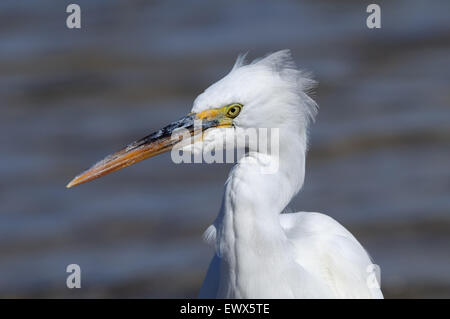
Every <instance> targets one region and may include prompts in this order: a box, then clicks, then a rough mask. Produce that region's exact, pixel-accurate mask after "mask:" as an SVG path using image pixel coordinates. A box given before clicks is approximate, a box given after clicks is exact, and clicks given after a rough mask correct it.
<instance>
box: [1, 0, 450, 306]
mask: <svg viewBox="0 0 450 319" xmlns="http://www.w3.org/2000/svg"><path fill="white" fill-rule="evenodd" d="M77 3H79V4H80V5H81V8H82V29H81V30H69V29H67V28H66V27H65V18H66V13H65V6H66V5H67V4H68V3H66V2H64V1H39V2H37V1H21V2H18V1H2V2H0V97H1V102H0V105H1V106H0V108H1V109H0V115H1V116H0V147H1V150H2V153H1V156H0V296H1V297H29V296H35V297H72V296H78V297H192V296H195V295H196V293H197V291H198V289H199V287H200V284H201V281H202V279H203V275H204V273H205V271H206V268H207V265H208V261H209V258H210V256H211V254H212V251H211V249H210V248H209V247H207V246H206V245H205V244H204V243H203V242H202V240H201V234H202V232H203V231H204V230H205V229H206V227H207V226H208V225H209V224H210V223H211V222H212V221H213V220H214V218H215V216H216V214H217V212H218V209H219V206H220V201H221V195H222V187H223V183H224V181H225V179H226V176H227V172H228V170H229V169H230V167H231V166H230V165H218V164H213V165H189V164H186V165H175V164H173V163H172V162H171V160H170V155H168V154H166V155H162V156H160V157H157V158H154V159H152V160H149V161H146V162H143V163H140V164H138V165H135V166H133V167H130V168H128V169H126V170H123V171H120V172H117V173H115V174H113V175H110V176H107V177H105V178H104V179H101V180H98V181H94V182H92V183H88V184H86V185H83V186H82V187H77V188H74V189H71V190H66V189H65V188H64V185H65V184H66V183H67V181H68V180H69V179H70V178H71V177H73V176H74V175H75V174H76V173H78V172H79V171H81V170H82V169H84V168H86V167H87V166H89V165H90V164H92V163H93V162H95V161H96V160H98V159H101V158H102V157H103V156H104V155H106V154H109V153H111V152H112V151H115V150H117V149H119V148H120V147H122V146H123V145H125V144H127V143H128V142H131V141H133V140H135V139H136V138H139V137H142V136H144V135H146V134H148V133H150V132H151V131H153V130H155V129H158V128H160V127H161V126H162V125H165V124H167V123H169V122H170V121H172V120H174V119H177V118H179V117H180V116H182V115H184V114H186V113H187V112H188V111H189V110H190V108H191V105H192V101H193V99H194V98H195V97H196V95H198V94H199V93H200V92H201V91H202V90H203V89H204V88H205V87H207V86H208V85H209V84H211V83H213V82H215V81H216V80H217V79H219V78H220V77H221V76H223V75H224V74H226V73H227V72H228V70H229V69H230V68H231V66H232V64H233V63H234V59H235V57H236V56H237V54H238V53H240V52H245V51H250V56H251V57H257V56H259V55H262V54H265V53H267V52H270V51H275V50H278V49H282V48H290V49H291V50H292V52H293V55H294V57H295V59H296V62H297V63H298V64H299V65H300V66H302V67H303V68H304V69H306V70H309V71H312V72H313V73H314V76H315V78H316V79H317V80H318V81H319V82H320V85H319V87H318V89H317V91H316V93H315V96H314V97H315V99H316V100H317V101H318V103H319V105H320V113H319V116H318V118H317V121H316V123H315V124H314V125H313V126H312V128H311V143H310V144H311V148H310V152H309V154H308V160H307V174H306V181H305V186H304V189H303V191H302V192H301V193H300V194H299V196H298V197H297V198H296V199H295V200H294V201H293V203H292V207H293V208H295V209H296V210H304V211H320V212H323V213H326V214H329V215H331V216H333V217H334V218H336V219H337V220H338V221H340V222H341V223H342V224H343V225H344V226H346V227H347V228H348V229H349V230H350V231H352V232H353V233H354V234H355V236H356V237H357V238H359V239H360V241H361V242H362V244H363V245H364V246H365V247H366V248H367V249H368V251H369V252H370V254H371V255H372V257H373V258H374V259H375V261H376V262H377V263H378V264H379V265H380V266H381V269H382V284H383V288H384V292H385V295H386V296H387V297H450V272H449V271H448V270H449V268H450V249H449V248H450V198H449V191H450V169H449V163H450V85H449V84H450V72H449V70H450V69H449V66H450V20H449V19H448V12H450V3H449V2H448V1H429V2H427V1H395V2H393V1H391V2H387V1H381V2H380V4H381V6H382V29H380V30H376V31H375V30H368V29H367V28H366V27H365V19H366V16H367V14H366V13H365V7H366V5H367V4H368V3H367V4H366V3H364V1H363V2H359V1H341V2H340V5H339V7H338V6H337V5H336V4H335V2H333V1H302V2H294V1H286V2H281V1H280V2H274V1H256V0H255V1H244V2H237V1H228V2H211V1H206V0H204V1H193V2H186V4H185V6H181V5H180V2H175V1H127V2H125V1H123V2H121V1H106V0H105V1H87V0H86V1H78V2H77ZM71 263H77V264H79V265H80V266H81V268H82V275H83V277H82V289H79V290H77V291H72V290H69V289H67V288H66V287H65V281H66V275H67V274H66V273H65V267H66V266H67V265H68V264H71Z"/></svg>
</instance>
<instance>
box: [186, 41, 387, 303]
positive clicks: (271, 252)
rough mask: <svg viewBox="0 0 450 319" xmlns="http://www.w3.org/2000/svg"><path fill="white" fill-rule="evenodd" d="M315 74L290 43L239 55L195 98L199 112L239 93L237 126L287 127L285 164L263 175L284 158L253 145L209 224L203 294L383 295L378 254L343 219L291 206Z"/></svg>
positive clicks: (300, 174)
mask: <svg viewBox="0 0 450 319" xmlns="http://www.w3.org/2000/svg"><path fill="white" fill-rule="evenodd" d="M313 83H314V82H313V81H312V80H310V79H309V78H308V77H307V76H306V75H304V74H303V73H301V72H300V71H298V70H297V69H296V67H295V65H294V63H293V62H292V59H291V56H290V53H289V51H288V50H283V51H279V52H276V53H273V54H271V55H269V56H267V57H265V58H263V59H261V60H257V61H254V62H253V63H251V64H248V65H245V64H244V58H243V57H241V58H239V59H238V61H237V63H236V65H235V66H234V68H233V69H232V71H231V72H230V73H229V74H228V75H227V76H225V77H224V78H223V79H222V80H220V81H219V82H217V83H215V84H213V85H212V86H211V87H209V88H208V89H207V90H206V91H205V92H204V93H202V94H201V95H200V96H199V97H198V98H197V99H196V101H195V102H194V107H193V109H192V111H193V112H200V111H204V110H205V109H208V108H212V107H216V106H217V105H226V104H228V103H233V102H239V103H242V104H243V105H244V107H243V110H242V112H241V114H240V115H239V116H238V117H237V118H236V119H235V120H234V123H235V126H236V127H238V128H239V127H240V128H249V127H254V128H259V127H264V128H272V127H277V128H279V130H280V153H279V159H277V160H279V170H278V171H277V173H275V174H262V173H261V166H263V165H269V164H270V162H271V161H274V160H276V159H274V158H272V155H271V154H268V153H261V152H259V151H258V150H252V149H250V150H249V151H248V153H247V154H246V156H245V157H243V158H241V159H240V160H239V162H238V163H237V164H236V165H235V167H234V168H233V169H232V171H231V172H230V175H229V178H228V180H227V182H226V185H225V192H224V195H223V202H222V207H221V209H220V213H219V215H218V217H217V219H216V220H215V222H214V224H213V225H212V226H210V227H209V228H208V230H207V231H206V232H205V238H206V240H207V241H208V242H209V243H211V244H213V245H214V247H215V255H214V257H213V259H212V261H211V264H210V266H209V269H208V272H207V275H206V278H205V281H204V283H203V286H202V288H201V290H200V294H199V297H200V298H382V297H383V295H382V293H381V290H380V289H379V288H370V287H369V286H368V284H367V278H368V276H369V274H368V272H367V269H368V266H369V265H371V264H372V262H371V260H370V257H369V256H368V254H367V252H366V251H365V250H364V248H363V247H362V246H361V245H360V243H359V242H358V241H357V240H356V239H355V238H354V237H353V235H352V234H351V233H350V232H349V231H347V230H346V229H345V228H344V227H343V226H342V225H340V224H339V223H338V222H336V221H335V220H334V219H332V218H331V217H328V216H326V215H323V214H319V213H305V212H298V213H286V214H282V211H283V210H284V209H285V208H286V207H287V205H288V204H289V202H290V201H291V199H292V198H293V197H294V196H295V195H296V194H297V192H298V191H299V190H300V188H301V187H302V185H303V180H304V175H305V155H306V149H307V129H308V123H309V122H310V120H312V119H313V118H314V115H315V113H316V104H315V102H314V101H313V100H312V99H311V98H310V97H308V96H307V94H306V90H308V89H309V88H311V86H312V84H313ZM230 130H232V128H230ZM205 141H207V142H204V143H214V139H207V138H206V139H205Z"/></svg>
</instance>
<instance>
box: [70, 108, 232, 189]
mask: <svg viewBox="0 0 450 319" xmlns="http://www.w3.org/2000/svg"><path fill="white" fill-rule="evenodd" d="M231 123H232V121H231V119H229V118H227V117H226V116H225V115H224V113H223V111H222V108H220V109H210V110H206V111H203V112H200V113H190V114H188V115H187V116H185V117H183V118H182V119H180V120H178V121H175V122H173V123H171V124H169V125H167V126H165V127H164V128H162V129H160V130H159V131H157V132H154V133H152V134H150V135H148V136H146V137H144V138H141V139H140V140H138V141H136V142H133V143H131V144H129V145H128V146H126V147H125V148H123V149H122V150H120V151H118V152H116V153H114V154H112V155H109V156H107V157H105V158H104V159H103V160H101V161H100V162H98V163H97V164H95V165H94V166H92V167H91V168H89V169H88V170H86V171H84V172H83V173H81V174H79V175H78V176H76V177H75V178H74V179H73V180H71V181H70V182H69V184H67V185H66V187H67V188H71V187H73V186H77V185H80V184H83V183H86V182H89V181H91V180H93V179H96V178H99V177H102V176H104V175H106V174H109V173H111V172H114V171H117V170H119V169H121V168H124V167H127V166H130V165H133V164H135V163H137V162H140V161H142V160H145V159H147V158H150V157H153V156H155V155H158V154H162V153H165V152H168V151H170V150H171V149H172V148H173V147H174V146H175V145H176V144H177V143H179V142H180V141H181V140H183V138H184V137H185V135H184V134H177V131H178V132H182V131H181V129H184V132H189V135H190V136H191V137H192V136H195V137H200V138H201V137H202V135H203V134H202V133H203V132H204V131H206V130H207V129H208V128H212V127H231ZM194 124H195V125H194Z"/></svg>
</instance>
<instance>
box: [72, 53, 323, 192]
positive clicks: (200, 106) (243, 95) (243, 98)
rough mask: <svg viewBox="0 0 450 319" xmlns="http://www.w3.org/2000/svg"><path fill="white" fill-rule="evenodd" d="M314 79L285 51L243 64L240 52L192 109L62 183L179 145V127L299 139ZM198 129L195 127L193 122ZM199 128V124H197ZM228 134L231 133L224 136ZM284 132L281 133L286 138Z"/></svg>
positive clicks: (216, 135)
mask: <svg viewBox="0 0 450 319" xmlns="http://www.w3.org/2000/svg"><path fill="white" fill-rule="evenodd" d="M313 86H314V81H313V80H311V79H310V78H309V77H308V76H307V75H305V74H303V73H302V72H301V71H299V70H298V69H297V68H296V66H295V64H294V62H293V60H292V58H291V54H290V51H289V50H282V51H278V52H275V53H272V54H270V55H268V56H266V57H264V58H261V59H258V60H255V61H253V62H251V63H249V64H246V63H245V55H241V56H239V58H238V59H237V61H236V63H235V65H234V67H233V68H232V70H231V71H230V72H229V73H228V74H227V75H226V76H225V77H223V78H222V79H221V80H219V81H218V82H216V83H214V84H213V85H211V86H210V87H208V88H207V89H206V90H205V91H204V92H203V93H201V94H200V95H199V96H198V97H197V98H196V99H195V101H194V104H193V107H192V111H191V113H189V114H188V115H187V116H185V117H183V118H181V119H180V120H178V121H175V122H173V123H171V124H169V125H167V126H166V127H164V128H162V129H160V130H159V131H157V132H155V133H153V134H150V135H148V136H146V137H144V138H142V139H140V140H138V141H136V142H134V143H131V144H130V145H128V146H127V147H125V148H124V149H122V150H121V151H119V152H116V153H114V154H112V155H109V156H107V157H106V158H105V159H104V160H102V161H100V162H98V163H97V164H95V165H94V166H93V167H91V168H90V169H88V170H87V171H85V172H83V173H81V174H80V175H78V176H77V177H75V178H74V179H73V180H72V181H71V182H70V183H69V184H68V185H67V187H72V186H75V185H79V184H82V183H84V182H87V181H90V180H92V179H95V178H98V177H101V176H103V175H106V174H108V173H110V172H113V171H116V170H119V169H121V168H123V167H127V166H130V165H132V164H134V163H137V162H139V161H141V160H144V159H146V158H149V157H152V156H155V155H158V154H161V153H164V152H167V151H169V150H171V149H172V148H173V147H174V146H177V145H180V144H181V140H182V137H185V135H182V134H177V135H175V138H174V132H176V131H181V130H184V131H185V132H188V134H189V136H191V137H193V138H194V139H195V141H196V143H200V144H208V146H209V147H211V145H213V147H216V148H217V149H220V147H218V145H216V144H219V143H221V144H222V143H223V135H224V134H230V133H231V136H232V135H233V134H234V135H236V134H239V132H240V130H239V129H244V130H246V129H259V128H267V129H271V128H277V129H279V130H280V131H281V133H280V134H281V135H282V136H285V137H286V136H290V137H292V138H294V139H295V138H304V139H305V140H304V143H306V130H307V126H308V123H309V122H310V120H312V119H314V116H315V114H316V111H317V105H316V103H315V102H314V101H313V100H312V99H311V98H310V97H309V96H308V95H307V93H306V92H307V91H308V90H309V89H311V88H312V87H313ZM200 121H201V124H200V126H199V127H200V129H195V125H194V124H195V123H199V122H200ZM197 127H198V126H197ZM229 136H230V135H229ZM285 137H284V138H285Z"/></svg>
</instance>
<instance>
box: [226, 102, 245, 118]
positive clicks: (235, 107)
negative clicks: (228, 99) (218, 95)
mask: <svg viewBox="0 0 450 319" xmlns="http://www.w3.org/2000/svg"><path fill="white" fill-rule="evenodd" d="M241 110H242V104H231V105H229V106H228V110H227V116H228V117H229V118H232V119H234V118H235V117H236V116H238V115H239V113H241Z"/></svg>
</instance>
